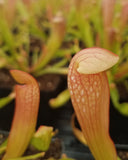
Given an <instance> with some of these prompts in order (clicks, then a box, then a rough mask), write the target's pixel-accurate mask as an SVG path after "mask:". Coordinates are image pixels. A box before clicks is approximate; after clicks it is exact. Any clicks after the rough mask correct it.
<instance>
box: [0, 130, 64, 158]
mask: <svg viewBox="0 0 128 160" xmlns="http://www.w3.org/2000/svg"><path fill="white" fill-rule="evenodd" d="M6 138H7V133H1V134H0V144H1V143H2V142H3V141H4V140H5V139H6ZM38 152H41V151H38V150H36V149H35V148H34V147H32V146H29V147H28V149H27V150H26V152H25V153H24V156H28V155H33V154H36V153H38ZM61 154H62V144H61V140H60V139H58V138H55V139H53V140H52V142H51V144H50V147H49V149H48V150H47V151H46V153H45V156H44V157H41V158H37V159H35V160H46V159H48V158H50V157H53V158H55V159H56V160H57V159H59V158H60V157H61ZM1 159H2V155H1V156H0V160H1Z"/></svg>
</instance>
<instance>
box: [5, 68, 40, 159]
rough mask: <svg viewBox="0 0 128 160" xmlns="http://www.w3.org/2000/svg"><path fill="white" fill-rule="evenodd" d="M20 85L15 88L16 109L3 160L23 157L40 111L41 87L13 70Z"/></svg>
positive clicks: (12, 72) (22, 73) (26, 75)
mask: <svg viewBox="0 0 128 160" xmlns="http://www.w3.org/2000/svg"><path fill="white" fill-rule="evenodd" d="M10 73H11V75H12V77H13V78H14V79H15V80H16V81H17V82H18V83H19V84H20V85H16V86H15V92H16V107H15V114H14V118H13V122H12V127H11V131H10V134H9V139H8V144H7V150H6V153H5V155H4V157H3V160H6V159H9V158H16V157H19V156H21V155H22V154H23V153H24V151H25V150H26V148H27V146H28V144H29V142H30V139H31V137H32V135H33V133H34V131H35V127H36V122H37V115H38V109H39V97H40V92H39V86H38V83H37V82H36V80H35V79H34V78H33V77H32V76H31V75H29V74H28V73H25V72H23V71H19V70H11V71H10Z"/></svg>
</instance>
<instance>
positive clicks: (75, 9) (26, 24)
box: [0, 0, 128, 115]
mask: <svg viewBox="0 0 128 160" xmlns="http://www.w3.org/2000/svg"><path fill="white" fill-rule="evenodd" d="M0 8H1V10H0V67H1V69H3V68H5V69H7V70H8V69H20V70H23V71H26V72H29V73H31V74H33V75H34V76H35V77H38V76H41V75H43V74H49V73H54V74H67V72H68V63H69V61H70V59H71V57H72V55H74V54H75V53H76V52H78V51H79V50H80V49H82V48H88V47H94V46H98V47H102V48H106V49H108V50H110V51H112V52H114V53H116V54H117V55H119V56H120V61H119V63H118V64H117V65H116V66H115V67H113V69H112V70H111V71H109V72H108V77H109V81H110V84H111V85H110V86H111V99H112V101H113V103H114V105H115V107H116V108H117V109H118V111H120V112H121V113H122V114H124V115H128V104H127V102H125V103H121V102H120V98H121V95H120V93H119V86H120V84H121V86H123V87H124V88H125V91H126V93H127V92H128V80H127V77H128V52H127V50H128V49H127V48H128V43H127V41H128V29H127V28H128V27H127V26H128V23H127V21H128V18H127V17H128V12H127V8H128V2H127V1H126V0H91V1H90V0H80V1H79V0H70V1H68V2H67V1H65V0H60V1H59V2H58V1H57V0H51V2H50V3H49V2H48V1H42V0H38V1H32V0H13V1H10V0H6V1H1V4H0ZM67 13H68V14H67ZM67 95H68V96H67ZM69 98H70V96H69V93H68V91H67V90H66V91H65V92H62V93H61V95H60V96H59V98H58V97H57V99H53V100H52V101H50V104H51V105H52V106H58V107H59V106H61V105H62V104H63V103H65V102H66V101H67V100H68V99H69ZM11 99H12V97H11V98H10V99H9V100H8V101H7V102H9V101H10V100H11ZM2 100H3V99H2ZM3 104H6V99H4V103H1V106H3Z"/></svg>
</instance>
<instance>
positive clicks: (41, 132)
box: [30, 126, 53, 151]
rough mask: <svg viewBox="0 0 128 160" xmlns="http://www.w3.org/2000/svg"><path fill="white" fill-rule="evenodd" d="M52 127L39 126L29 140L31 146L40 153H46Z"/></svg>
mask: <svg viewBox="0 0 128 160" xmlns="http://www.w3.org/2000/svg"><path fill="white" fill-rule="evenodd" d="M52 135H53V127H47V126H40V127H39V129H38V130H37V132H36V133H35V134H34V136H33V137H32V139H31V142H30V143H31V145H32V146H34V147H35V148H36V149H38V150H40V151H47V150H48V148H49V145H50V143H51V138H52Z"/></svg>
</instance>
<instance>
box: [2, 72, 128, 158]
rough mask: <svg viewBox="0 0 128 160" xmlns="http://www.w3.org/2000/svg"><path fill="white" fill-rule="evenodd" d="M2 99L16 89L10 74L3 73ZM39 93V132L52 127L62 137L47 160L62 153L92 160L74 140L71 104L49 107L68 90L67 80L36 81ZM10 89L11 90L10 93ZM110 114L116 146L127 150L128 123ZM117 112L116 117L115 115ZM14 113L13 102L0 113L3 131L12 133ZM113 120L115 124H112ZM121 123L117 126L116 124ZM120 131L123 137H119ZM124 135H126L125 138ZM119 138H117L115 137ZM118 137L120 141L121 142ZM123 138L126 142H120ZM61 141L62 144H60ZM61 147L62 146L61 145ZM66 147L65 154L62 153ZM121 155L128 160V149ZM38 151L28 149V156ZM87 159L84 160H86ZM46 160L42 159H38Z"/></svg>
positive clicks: (52, 77)
mask: <svg viewBox="0 0 128 160" xmlns="http://www.w3.org/2000/svg"><path fill="white" fill-rule="evenodd" d="M0 75H1V76H0V97H3V96H7V95H8V94H9V93H10V91H11V89H12V88H13V86H14V85H15V84H16V83H15V82H14V80H13V79H12V78H11V76H10V74H9V72H8V71H7V70H0ZM37 80H38V82H39V85H40V89H41V101H40V109H39V115H38V122H37V128H38V127H39V126H40V125H51V126H53V127H54V129H59V136H58V135H57V137H58V138H59V139H58V138H57V139H54V140H53V141H52V143H51V145H50V148H49V150H48V151H47V153H46V155H45V159H47V158H48V157H51V156H52V157H54V158H55V159H59V158H60V156H61V154H62V152H63V153H66V154H67V155H68V156H69V157H71V158H74V159H76V160H83V159H86V160H93V157H92V156H91V154H90V151H89V149H88V148H87V147H85V146H83V145H81V144H80V143H79V142H78V141H77V140H76V138H75V137H74V136H73V133H72V130H71V126H70V119H71V115H72V113H73V109H72V107H71V102H69V103H68V104H66V105H65V106H64V107H62V108H59V109H56V110H53V109H51V108H50V107H49V104H48V101H49V99H50V98H53V97H56V96H57V95H58V94H59V93H60V92H61V91H62V90H63V89H65V88H66V86H67V82H66V77H63V76H62V77H61V76H59V75H44V76H42V77H39V78H37ZM8 89H9V90H8ZM111 108H112V109H111V110H110V115H111V116H110V117H111V118H110V122H111V123H110V133H111V137H112V139H113V140H114V142H115V143H116V144H120V143H122V144H126V145H127V146H128V138H127V137H128V136H127V135H128V134H127V133H128V129H127V127H124V124H125V126H126V123H128V119H127V118H126V117H123V116H121V115H120V114H119V113H118V112H117V111H116V112H115V109H113V107H111ZM113 110H114V114H113ZM13 112H14V101H13V102H12V103H11V104H10V105H8V106H6V107H4V108H3V109H1V111H0V130H7V131H9V130H10V126H11V121H12V117H13ZM113 119H114V120H113ZM118 121H119V123H118V124H117V122H118ZM120 131H121V133H120ZM122 132H123V133H124V132H125V135H124V134H122ZM115 134H116V136H115ZM118 137H119V138H118ZM1 138H4V136H3V135H0V139H1ZM120 138H121V139H123V141H122V142H120ZM61 140H62V141H61ZM61 143H62V144H61ZM62 146H64V148H65V149H64V151H63V150H62V149H63V147H62ZM117 151H118V155H119V157H121V159H122V160H128V147H127V150H126V148H125V149H124V148H121V149H120V148H119V147H117ZM37 152H38V151H37V150H35V149H33V147H31V146H29V148H28V149H27V151H26V152H25V155H30V154H35V153H37ZM83 157H84V158H83ZM37 160H43V158H40V159H37Z"/></svg>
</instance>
